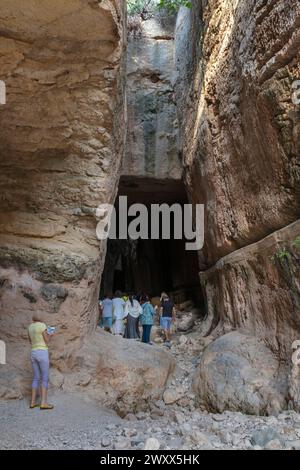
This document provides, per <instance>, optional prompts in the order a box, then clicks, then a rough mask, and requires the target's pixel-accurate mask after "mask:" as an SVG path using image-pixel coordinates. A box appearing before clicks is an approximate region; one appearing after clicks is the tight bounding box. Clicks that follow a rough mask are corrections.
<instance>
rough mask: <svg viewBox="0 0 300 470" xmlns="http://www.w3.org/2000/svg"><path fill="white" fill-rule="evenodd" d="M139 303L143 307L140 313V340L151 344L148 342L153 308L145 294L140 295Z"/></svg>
mask: <svg viewBox="0 0 300 470" xmlns="http://www.w3.org/2000/svg"><path fill="white" fill-rule="evenodd" d="M140 303H141V306H142V309H143V311H142V314H141V315H140V323H141V325H142V327H143V336H142V342H143V343H148V344H152V343H150V337H151V328H152V325H153V316H154V308H153V306H152V305H151V303H150V301H149V298H148V297H147V296H145V295H144V296H142V298H141V300H140Z"/></svg>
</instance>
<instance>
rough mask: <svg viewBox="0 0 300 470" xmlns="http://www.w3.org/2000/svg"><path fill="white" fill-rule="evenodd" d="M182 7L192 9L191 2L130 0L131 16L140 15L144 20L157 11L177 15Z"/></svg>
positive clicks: (183, 0)
mask: <svg viewBox="0 0 300 470" xmlns="http://www.w3.org/2000/svg"><path fill="white" fill-rule="evenodd" d="M181 6H185V7H187V8H190V7H191V1H190V0H128V1H127V10H128V14H129V15H131V16H132V15H140V16H141V17H142V19H143V20H145V19H147V18H148V17H149V15H151V14H153V13H155V12H156V11H161V10H164V11H165V12H167V13H170V14H172V13H176V12H177V11H178V10H179V8H180V7H181Z"/></svg>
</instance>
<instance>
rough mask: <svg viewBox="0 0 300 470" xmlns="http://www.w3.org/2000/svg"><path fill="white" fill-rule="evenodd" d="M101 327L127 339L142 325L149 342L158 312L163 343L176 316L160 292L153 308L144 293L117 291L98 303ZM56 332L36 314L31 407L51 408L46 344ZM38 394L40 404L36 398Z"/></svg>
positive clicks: (137, 333)
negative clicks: (159, 296) (135, 294)
mask: <svg viewBox="0 0 300 470" xmlns="http://www.w3.org/2000/svg"><path fill="white" fill-rule="evenodd" d="M99 308H100V320H101V326H103V327H104V328H105V330H106V331H109V332H111V333H114V334H115V335H122V336H123V337H124V338H128V339H140V328H139V325H141V326H142V328H143V333H142V341H143V342H144V343H148V344H151V328H152V325H153V323H154V315H155V313H156V312H158V314H159V315H160V325H161V327H162V328H163V330H164V333H165V340H166V341H165V344H166V345H168V346H169V345H170V338H171V336H170V334H171V325H172V320H174V319H175V307H174V304H173V303H172V301H171V300H170V298H169V296H168V295H167V294H166V293H165V292H163V293H162V295H161V298H160V305H159V306H158V305H157V306H156V307H153V305H152V304H151V302H150V300H149V298H148V297H147V296H146V295H145V294H141V295H138V296H134V295H129V296H124V295H122V293H121V292H119V291H117V292H116V293H115V295H114V298H113V299H111V298H110V297H109V296H108V295H106V296H104V298H103V300H101V301H100V302H99ZM54 331H55V328H54V327H49V326H48V327H47V325H46V324H45V323H44V322H43V320H42V318H41V317H40V316H39V315H38V314H35V315H34V316H33V319H32V323H31V324H30V325H29V328H28V337H29V340H30V343H31V364H32V370H33V381H32V392H31V404H30V408H36V407H39V408H40V409H41V410H52V409H53V405H50V404H49V403H48V401H47V392H48V380H49V354H48V344H49V341H50V339H51V337H52V335H53V333H54ZM38 396H40V403H39V404H37V398H38Z"/></svg>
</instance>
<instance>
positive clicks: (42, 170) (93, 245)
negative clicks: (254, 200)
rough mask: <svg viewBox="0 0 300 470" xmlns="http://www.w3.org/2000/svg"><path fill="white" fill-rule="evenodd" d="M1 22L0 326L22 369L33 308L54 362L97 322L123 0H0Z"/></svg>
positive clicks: (120, 136)
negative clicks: (51, 332) (48, 335)
mask: <svg viewBox="0 0 300 470" xmlns="http://www.w3.org/2000/svg"><path fill="white" fill-rule="evenodd" d="M0 24H1V28H0V29H1V33H0V56H1V63H0V79H1V80H3V81H5V83H6V88H7V103H6V105H4V106H0V127H1V136H0V185H1V203H0V329H1V339H3V340H5V341H6V342H7V349H8V352H7V359H8V362H9V363H14V364H15V365H16V366H19V367H20V369H24V368H26V366H27V365H28V366H29V362H28V356H27V353H26V354H25V355H24V348H26V350H28V349H29V345H28V340H27V333H26V328H27V326H28V324H29V322H30V321H31V317H32V313H33V312H36V311H38V312H43V313H44V314H45V319H46V321H47V323H48V324H50V325H53V326H57V335H56V338H55V339H54V340H53V350H54V351H55V353H53V356H52V360H53V361H54V362H57V363H58V364H60V363H61V362H63V361H66V360H67V358H68V357H69V355H71V354H72V351H74V350H76V349H77V348H78V347H79V345H80V342H81V340H82V338H83V337H84V336H85V335H86V334H87V333H88V332H90V331H93V330H94V329H95V326H96V315H97V298H98V289H99V284H100V273H101V270H102V268H103V263H104V256H105V244H104V243H99V242H98V241H97V239H96V231H95V229H96V224H97V220H96V218H95V211H96V208H97V207H98V205H99V204H100V203H102V202H104V201H105V202H109V201H112V200H113V198H114V196H115V193H116V185H117V180H118V177H119V168H120V162H121V159H122V153H123V142H124V137H125V129H126V123H125V121H124V119H125V104H124V84H125V80H124V77H125V72H124V60H123V56H124V54H123V49H124V44H125V40H126V39H125V38H126V32H125V11H124V2H122V1H119V0H112V1H108V0H105V1H102V2H100V1H98V0H89V1H87V0H68V1H67V2H66V1H64V0H53V1H51V2H49V1H48V0H41V1H39V2H36V1H35V0H25V1H19V0H9V1H7V0H3V1H2V2H1V19H0Z"/></svg>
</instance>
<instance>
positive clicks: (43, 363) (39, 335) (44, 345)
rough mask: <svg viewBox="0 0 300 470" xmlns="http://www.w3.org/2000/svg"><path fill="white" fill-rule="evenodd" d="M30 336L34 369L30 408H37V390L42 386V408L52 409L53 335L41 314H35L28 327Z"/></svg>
mask: <svg viewBox="0 0 300 470" xmlns="http://www.w3.org/2000/svg"><path fill="white" fill-rule="evenodd" d="M28 336H29V339H30V342H31V365H32V370H33V381H32V388H31V404H30V408H35V407H37V406H39V405H37V404H36V397H37V390H38V388H39V387H41V404H40V409H41V410H52V409H53V405H49V404H48V403H47V393H48V381H49V354H48V343H49V341H50V338H51V336H52V335H49V334H48V333H47V326H46V324H45V323H43V322H42V321H41V318H40V317H39V315H37V314H35V315H33V318H32V323H31V325H29V327H28Z"/></svg>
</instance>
